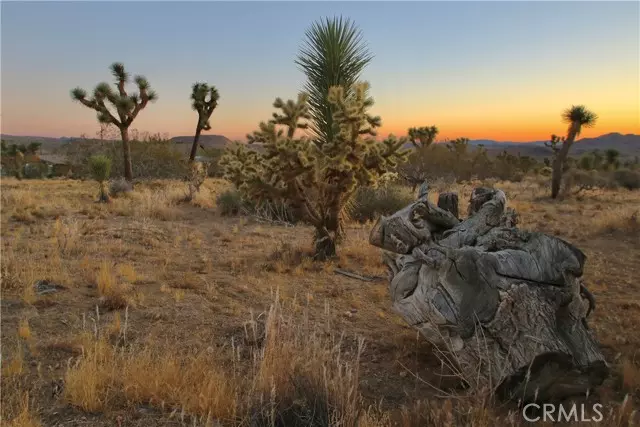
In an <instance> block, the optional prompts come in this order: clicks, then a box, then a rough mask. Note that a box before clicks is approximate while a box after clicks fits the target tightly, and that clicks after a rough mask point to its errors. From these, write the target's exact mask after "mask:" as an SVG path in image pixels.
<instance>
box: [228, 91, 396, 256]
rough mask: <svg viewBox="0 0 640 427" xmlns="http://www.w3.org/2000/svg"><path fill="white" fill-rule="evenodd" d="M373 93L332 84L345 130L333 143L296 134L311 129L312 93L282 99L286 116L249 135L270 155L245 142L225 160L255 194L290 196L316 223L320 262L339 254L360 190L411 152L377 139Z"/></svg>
mask: <svg viewBox="0 0 640 427" xmlns="http://www.w3.org/2000/svg"><path fill="white" fill-rule="evenodd" d="M367 90H368V84H367V83H361V84H357V85H356V86H355V87H353V88H350V89H348V90H345V89H344V88H343V87H342V86H334V87H332V88H331V89H330V91H329V96H328V98H327V100H328V102H330V103H331V109H332V110H333V111H334V115H333V120H332V123H333V124H334V125H335V127H336V129H335V130H337V132H335V133H332V134H331V135H332V136H331V137H332V138H333V139H332V140H329V141H326V140H322V139H315V138H313V139H309V138H307V137H300V138H297V137H296V136H295V132H296V130H297V129H306V128H307V123H306V122H303V121H302V120H305V119H308V118H309V117H310V114H309V113H308V106H307V96H306V94H301V95H300V96H299V97H298V100H297V101H288V102H286V103H285V102H282V100H280V99H277V100H276V101H275V102H274V107H275V108H278V109H280V110H281V111H282V113H281V114H274V118H273V119H272V120H270V121H269V122H267V123H265V122H262V123H260V129H259V130H257V131H255V132H254V133H253V134H252V135H248V136H247V137H248V139H249V143H261V144H263V148H264V150H263V152H262V153H258V152H257V151H250V150H246V149H244V147H243V146H242V145H240V146H238V147H237V148H236V149H234V150H228V151H227V152H226V153H225V155H224V156H223V157H222V159H221V160H220V165H221V166H222V168H223V170H224V175H225V177H226V178H227V179H229V180H231V181H232V182H233V183H234V184H236V186H238V187H239V188H240V190H241V191H243V192H244V193H245V194H247V195H248V196H249V197H251V198H254V199H258V200H283V201H285V202H286V203H287V204H288V205H289V206H290V207H291V209H292V210H293V211H294V212H295V213H296V217H298V218H301V219H303V220H304V221H306V222H308V223H310V224H311V225H313V226H314V227H315V236H314V241H315V257H316V259H318V260H325V259H327V258H330V257H333V256H335V254H336V244H337V243H338V242H339V241H340V239H341V238H342V237H343V227H342V225H343V213H344V208H345V206H346V205H347V203H348V201H349V200H350V198H351V196H352V195H353V193H354V192H355V190H356V189H357V187H358V186H366V185H373V184H376V182H377V180H378V178H379V177H380V176H382V175H383V174H384V173H385V172H387V171H390V170H392V169H393V168H394V167H395V166H396V161H397V160H398V159H401V158H402V157H403V155H404V153H401V152H399V149H400V147H401V146H402V145H403V144H404V143H406V139H400V140H398V139H396V138H388V139H386V140H384V141H382V142H380V141H376V140H375V139H373V138H370V137H372V136H375V134H376V133H375V128H376V127H378V126H380V118H379V117H372V116H370V115H369V114H368V110H369V108H370V107H371V106H372V105H373V99H372V98H370V97H369V96H368V95H367ZM282 126H284V129H282Z"/></svg>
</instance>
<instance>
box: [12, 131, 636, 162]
mask: <svg viewBox="0 0 640 427" xmlns="http://www.w3.org/2000/svg"><path fill="white" fill-rule="evenodd" d="M0 136H1V137H2V139H3V140H6V141H7V142H8V143H9V144H11V143H17V144H25V143H29V142H41V143H42V151H44V152H50V153H51V152H56V151H58V149H59V148H61V147H63V146H64V145H66V144H70V143H73V142H74V141H79V140H81V139H80V138H68V137H62V138H51V137H43V136H15V135H5V134H2V135H0ZM171 141H172V142H174V143H175V144H176V147H177V148H178V149H179V150H180V151H184V152H185V153H188V152H189V150H190V149H191V143H192V142H193V136H174V137H173V138H171ZM199 143H200V144H201V145H202V146H203V147H205V148H224V147H226V146H228V145H230V144H232V143H233V141H231V140H230V139H229V138H227V137H225V136H222V135H201V136H200V141H199ZM469 143H470V145H472V146H475V147H477V146H479V145H484V147H485V148H486V149H487V151H488V152H489V154H491V155H497V154H499V153H501V152H502V151H506V152H507V153H509V154H514V155H516V154H518V153H519V154H520V155H522V156H531V157H536V158H542V157H548V156H550V155H551V149H549V148H548V147H545V145H544V143H545V141H532V142H512V141H495V140H492V139H476V140H472V141H469ZM610 148H613V149H615V150H618V151H619V152H620V155H621V156H622V157H633V156H640V135H635V134H627V135H623V134H620V133H608V134H606V135H600V136H598V137H596V138H583V139H579V140H578V141H577V142H576V144H575V145H574V146H573V147H572V149H571V154H572V155H573V156H579V155H581V154H583V153H585V152H589V151H592V150H600V151H604V150H607V149H610Z"/></svg>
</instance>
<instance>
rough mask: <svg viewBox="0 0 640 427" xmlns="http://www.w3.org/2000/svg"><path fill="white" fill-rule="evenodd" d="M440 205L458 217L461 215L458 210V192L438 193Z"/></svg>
mask: <svg viewBox="0 0 640 427" xmlns="http://www.w3.org/2000/svg"><path fill="white" fill-rule="evenodd" d="M438 207H439V208H440V209H444V210H445V211H449V212H451V213H452V214H453V215H454V216H455V217H456V218H459V217H460V214H459V211H458V193H452V192H447V193H440V194H439V195H438Z"/></svg>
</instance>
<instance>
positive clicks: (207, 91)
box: [189, 83, 220, 162]
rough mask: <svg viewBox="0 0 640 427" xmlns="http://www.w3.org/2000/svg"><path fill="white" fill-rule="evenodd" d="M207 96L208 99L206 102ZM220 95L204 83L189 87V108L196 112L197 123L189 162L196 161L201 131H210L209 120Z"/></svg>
mask: <svg viewBox="0 0 640 427" xmlns="http://www.w3.org/2000/svg"><path fill="white" fill-rule="evenodd" d="M207 95H209V99H208V100H207ZM218 99H220V95H219V94H218V90H217V89H216V87H215V86H209V85H208V84H206V83H194V84H193V86H192V87H191V100H192V101H193V102H192V103H191V107H192V108H193V109H194V110H195V111H197V112H198V123H197V124H196V135H195V136H194V137H193V145H192V146H191V154H189V162H193V161H194V160H195V159H196V152H197V151H198V140H199V139H200V133H201V132H202V131H203V130H210V129H211V123H210V122H209V119H210V118H211V114H212V113H213V110H215V109H216V107H217V106H218Z"/></svg>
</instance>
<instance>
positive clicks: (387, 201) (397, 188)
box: [348, 184, 415, 222]
mask: <svg viewBox="0 0 640 427" xmlns="http://www.w3.org/2000/svg"><path fill="white" fill-rule="evenodd" d="M414 200H415V196H414V194H413V193H412V192H411V189H410V188H408V187H406V186H401V185H398V184H388V185H383V186H380V187H378V188H371V187H360V188H358V190H356V193H355V194H354V197H353V199H352V200H351V203H350V206H349V209H348V214H349V216H350V217H351V219H353V220H355V221H358V222H366V221H374V220H375V219H377V218H378V217H379V216H380V215H390V214H392V213H394V212H396V211H398V210H400V209H402V208H404V207H405V206H407V205H408V204H409V203H411V202H413V201H414Z"/></svg>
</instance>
